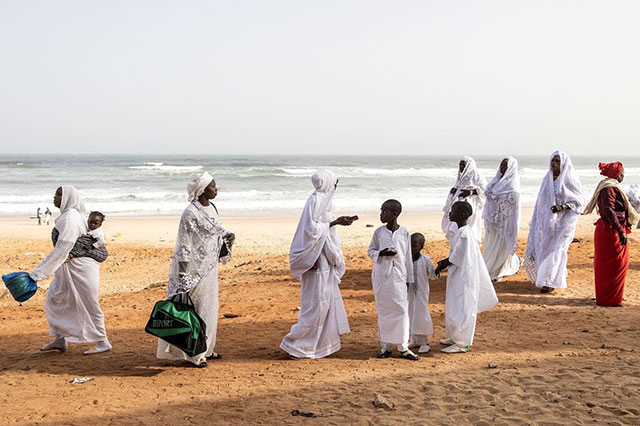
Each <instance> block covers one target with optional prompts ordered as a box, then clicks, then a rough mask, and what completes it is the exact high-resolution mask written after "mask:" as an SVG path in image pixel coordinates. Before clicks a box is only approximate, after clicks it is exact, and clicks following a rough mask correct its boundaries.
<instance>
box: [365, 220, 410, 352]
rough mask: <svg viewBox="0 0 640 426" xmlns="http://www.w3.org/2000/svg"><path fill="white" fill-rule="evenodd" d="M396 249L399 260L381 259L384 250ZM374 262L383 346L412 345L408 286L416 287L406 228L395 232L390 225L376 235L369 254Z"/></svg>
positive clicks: (374, 281)
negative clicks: (385, 344)
mask: <svg viewBox="0 0 640 426" xmlns="http://www.w3.org/2000/svg"><path fill="white" fill-rule="evenodd" d="M385 248H394V249H395V250H396V251H397V254H396V255H395V256H379V253H380V251H381V250H383V249H385ZM368 254H369V257H370V258H371V260H373V261H374V265H373V271H371V281H372V283H373V294H374V296H375V299H376V308H377V310H378V335H379V339H380V341H381V342H384V343H392V344H405V343H407V342H408V341H409V301H408V295H407V283H413V282H414V279H413V261H412V259H411V234H410V233H409V230H408V229H407V228H405V227H404V226H400V227H399V228H398V229H397V230H396V231H395V232H391V231H390V230H389V229H388V228H387V227H386V225H383V226H380V227H379V228H378V229H376V230H375V232H374V233H373V237H372V238H371V244H369V250H368Z"/></svg>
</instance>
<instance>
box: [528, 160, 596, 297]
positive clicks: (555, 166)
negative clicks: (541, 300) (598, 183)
mask: <svg viewBox="0 0 640 426" xmlns="http://www.w3.org/2000/svg"><path fill="white" fill-rule="evenodd" d="M583 207H584V191H583V189H582V185H581V184H580V180H579V179H578V175H577V174H576V173H575V171H574V169H573V164H572V162H571V158H569V156H568V155H567V154H566V153H564V152H562V151H556V152H554V153H553V154H552V155H551V160H550V162H549V171H548V172H547V174H546V175H545V177H544V178H543V179H542V184H541V185H540V191H539V192H538V198H537V200H536V205H535V207H534V209H533V216H532V218H531V223H530V225H529V238H528V241H527V251H526V253H525V256H524V263H523V266H524V268H525V271H526V272H527V275H528V276H529V279H530V280H531V282H532V283H534V284H535V285H536V286H537V287H538V288H540V289H541V292H542V293H551V292H552V291H553V290H554V289H556V288H566V287H567V251H568V250H569V245H570V244H571V241H573V236H574V234H575V231H576V224H577V222H578V217H579V216H580V213H582V209H583Z"/></svg>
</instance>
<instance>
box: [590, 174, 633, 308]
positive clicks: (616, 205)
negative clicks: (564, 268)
mask: <svg viewBox="0 0 640 426" xmlns="http://www.w3.org/2000/svg"><path fill="white" fill-rule="evenodd" d="M599 168H600V174H601V175H604V176H606V178H605V179H603V180H602V181H601V182H600V183H599V184H598V187H597V188H596V191H595V193H594V194H593V198H592V199H591V202H590V203H589V204H588V205H587V208H586V209H585V211H584V214H588V213H590V212H592V211H593V209H594V207H597V208H598V214H599V215H600V219H598V221H597V222H596V223H595V225H596V230H595V234H594V238H593V243H594V255H593V271H594V274H595V284H596V303H597V304H598V305H600V306H622V296H623V292H624V283H625V279H626V277H627V269H628V268H629V245H628V244H627V234H628V233H630V232H631V224H632V223H634V222H635V221H636V218H637V213H636V212H635V210H634V209H633V207H631V205H630V204H629V200H628V199H627V196H626V195H625V193H624V192H623V191H622V189H621V188H620V182H622V181H623V179H624V168H623V166H622V163H620V162H615V163H609V164H605V163H600V165H599Z"/></svg>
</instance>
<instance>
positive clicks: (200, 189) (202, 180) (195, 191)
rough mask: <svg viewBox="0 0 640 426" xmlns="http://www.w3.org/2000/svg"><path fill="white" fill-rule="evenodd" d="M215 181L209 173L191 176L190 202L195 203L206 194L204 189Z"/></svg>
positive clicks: (189, 184)
mask: <svg viewBox="0 0 640 426" xmlns="http://www.w3.org/2000/svg"><path fill="white" fill-rule="evenodd" d="M212 181H213V176H211V175H210V174H209V172H202V173H198V174H195V175H193V176H191V181H190V182H189V183H188V184H187V191H188V192H189V201H191V202H194V201H196V200H197V199H198V197H199V196H201V195H202V194H203V193H204V189H205V188H206V187H207V186H208V185H209V184H210V183H211V182H212Z"/></svg>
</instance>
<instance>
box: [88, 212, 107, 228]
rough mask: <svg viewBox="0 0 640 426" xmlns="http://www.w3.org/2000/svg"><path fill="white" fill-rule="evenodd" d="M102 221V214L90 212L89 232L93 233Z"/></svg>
mask: <svg viewBox="0 0 640 426" xmlns="http://www.w3.org/2000/svg"><path fill="white" fill-rule="evenodd" d="M103 221H104V214H102V213H101V212H91V213H89V220H88V222H87V223H88V225H89V230H90V231H94V230H96V229H98V228H100V227H101V226H102V222H103Z"/></svg>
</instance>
